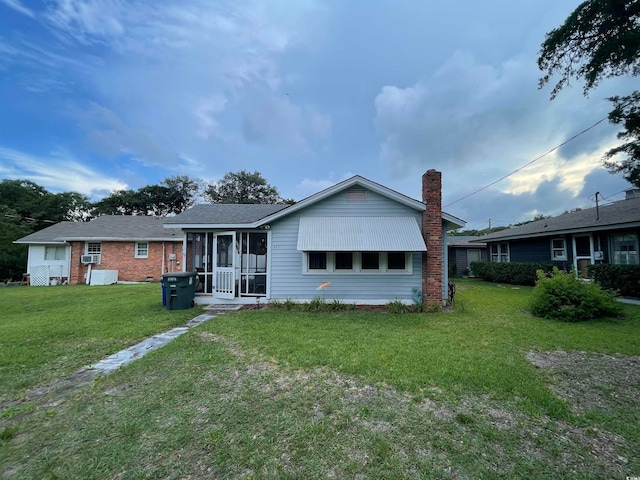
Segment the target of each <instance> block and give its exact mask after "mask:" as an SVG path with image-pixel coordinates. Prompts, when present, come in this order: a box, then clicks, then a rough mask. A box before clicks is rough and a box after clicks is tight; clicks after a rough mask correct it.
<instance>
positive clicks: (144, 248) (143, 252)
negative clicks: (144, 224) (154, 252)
mask: <svg viewBox="0 0 640 480" xmlns="http://www.w3.org/2000/svg"><path fill="white" fill-rule="evenodd" d="M147 257H149V242H136V254H135V258H147Z"/></svg>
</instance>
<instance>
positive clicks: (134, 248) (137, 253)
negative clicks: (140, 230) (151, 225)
mask: <svg viewBox="0 0 640 480" xmlns="http://www.w3.org/2000/svg"><path fill="white" fill-rule="evenodd" d="M143 243H144V244H146V245H147V254H146V255H140V254H139V252H138V246H139V245H141V244H143ZM133 258H149V242H133ZM163 261H164V254H163Z"/></svg>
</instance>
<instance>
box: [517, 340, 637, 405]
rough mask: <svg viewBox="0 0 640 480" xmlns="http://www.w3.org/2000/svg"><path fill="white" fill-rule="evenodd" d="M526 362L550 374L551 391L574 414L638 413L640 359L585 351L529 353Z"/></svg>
mask: <svg viewBox="0 0 640 480" xmlns="http://www.w3.org/2000/svg"><path fill="white" fill-rule="evenodd" d="M527 360H529V361H530V362H531V363H533V364H534V365H535V366H536V367H538V368H540V369H543V370H547V371H549V372H550V376H549V383H550V387H551V389H552V390H553V391H554V393H555V394H556V395H558V396H559V397H560V398H562V399H564V400H566V401H567V403H568V404H569V406H570V407H571V410H572V411H573V412H574V413H577V414H581V413H584V412H587V411H597V412H601V413H605V414H612V413H614V412H615V411H616V410H618V409H620V408H624V409H630V411H640V357H637V356H635V357H634V356H625V355H615V356H613V355H604V354H598V353H587V352H563V351H555V352H529V353H528V354H527Z"/></svg>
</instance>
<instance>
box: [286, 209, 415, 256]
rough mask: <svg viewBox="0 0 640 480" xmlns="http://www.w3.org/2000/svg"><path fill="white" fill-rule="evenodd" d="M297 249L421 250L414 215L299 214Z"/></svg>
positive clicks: (329, 250)
mask: <svg viewBox="0 0 640 480" xmlns="http://www.w3.org/2000/svg"><path fill="white" fill-rule="evenodd" d="M298 250H302V251H319V252H350V251H363V252H380V251H387V252H424V251H426V250H427V247H426V245H425V243H424V239H423V238H422V233H421V231H420V226H419V225H418V221H417V219H416V218H415V217H301V218H300V228H299V230H298Z"/></svg>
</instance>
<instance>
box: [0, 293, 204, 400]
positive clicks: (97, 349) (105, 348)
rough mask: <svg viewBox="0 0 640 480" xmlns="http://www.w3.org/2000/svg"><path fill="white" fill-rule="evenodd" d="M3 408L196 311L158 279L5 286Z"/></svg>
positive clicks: (0, 360) (0, 332)
mask: <svg viewBox="0 0 640 480" xmlns="http://www.w3.org/2000/svg"><path fill="white" fill-rule="evenodd" d="M0 305H1V307H0V309H1V312H2V313H1V314H0V385H2V388H1V389H0V405H1V404H2V403H4V402H6V401H9V400H13V399H15V398H16V397H19V396H20V394H21V392H23V391H24V390H26V389H30V388H33V387H36V386H39V385H42V384H45V383H48V382H50V381H52V380H55V379H57V378H61V377H64V376H67V375H69V374H70V373H72V372H73V371H75V370H77V369H79V368H81V367H84V366H87V365H90V364H91V363H95V362H96V361H98V360H100V359H102V358H104V357H106V356H108V355H110V354H112V353H114V352H117V351H119V350H122V349H123V348H126V347H128V346H130V345H133V344H135V343H137V342H139V341H140V340H142V339H144V338H146V337H149V336H151V335H153V334H155V333H159V332H164V331H166V330H168V329H170V328H173V327H175V326H178V325H183V324H184V323H185V322H186V321H188V320H189V319H191V318H193V317H194V316H196V315H198V313H199V312H200V309H197V310H189V311H168V310H167V309H166V308H163V307H162V293H161V289H160V285H159V284H138V285H113V286H102V287H89V286H86V285H77V286H59V287H30V288H26V287H12V288H0Z"/></svg>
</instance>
